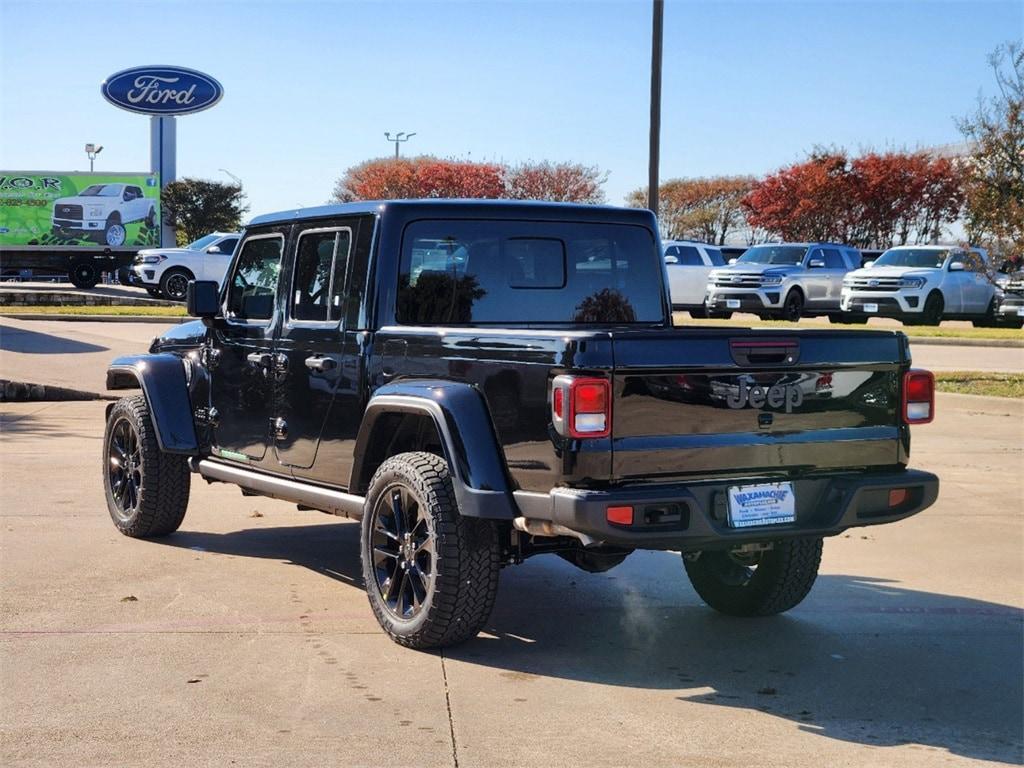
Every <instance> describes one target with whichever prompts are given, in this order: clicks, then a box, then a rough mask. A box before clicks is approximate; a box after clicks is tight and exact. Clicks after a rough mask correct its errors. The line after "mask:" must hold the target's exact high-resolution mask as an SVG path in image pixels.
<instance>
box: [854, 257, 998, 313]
mask: <svg viewBox="0 0 1024 768" xmlns="http://www.w3.org/2000/svg"><path fill="white" fill-rule="evenodd" d="M996 292H997V287H996V284H995V281H994V280H993V278H992V275H991V269H990V267H989V261H988V254H987V253H986V252H985V251H984V250H983V249H981V248H970V249H968V248H960V247H958V246H950V245H901V246H897V247H896V248H890V249H889V250H887V251H886V252H885V253H883V254H882V255H881V256H879V257H878V259H877V260H876V261H874V262H870V261H869V262H868V263H867V264H866V265H865V266H864V268H863V269H858V270H854V271H853V272H850V273H849V274H848V275H847V276H846V278H845V279H844V280H843V295H842V300H841V303H840V306H841V308H842V310H843V314H844V315H847V316H853V317H861V318H864V317H872V316H878V317H895V318H898V319H900V320H902V321H903V322H904V323H906V324H907V325H918V324H921V325H938V324H939V323H940V322H942V321H943V320H960V319H963V320H976V321H986V320H989V319H991V317H992V315H993V313H994V311H995V302H996Z"/></svg>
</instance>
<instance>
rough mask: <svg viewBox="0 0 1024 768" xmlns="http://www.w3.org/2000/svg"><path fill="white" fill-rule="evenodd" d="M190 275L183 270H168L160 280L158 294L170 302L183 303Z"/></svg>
mask: <svg viewBox="0 0 1024 768" xmlns="http://www.w3.org/2000/svg"><path fill="white" fill-rule="evenodd" d="M191 279H192V275H191V274H190V273H189V272H187V271H185V270H184V269H169V270H167V271H166V272H165V273H164V276H163V277H162V278H160V293H162V294H163V295H164V296H166V297H167V298H168V299H170V300H171V301H184V300H185V297H186V296H187V295H188V281H189V280H191Z"/></svg>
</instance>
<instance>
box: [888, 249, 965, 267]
mask: <svg viewBox="0 0 1024 768" xmlns="http://www.w3.org/2000/svg"><path fill="white" fill-rule="evenodd" d="M948 255H949V251H946V250H936V249H935V248H893V249H891V250H888V251H886V252H885V253H883V254H882V255H881V256H879V257H878V259H877V260H876V261H875V266H876V267H921V268H924V269H939V268H941V267H942V264H943V262H944V261H945V260H946V257H947V256H948Z"/></svg>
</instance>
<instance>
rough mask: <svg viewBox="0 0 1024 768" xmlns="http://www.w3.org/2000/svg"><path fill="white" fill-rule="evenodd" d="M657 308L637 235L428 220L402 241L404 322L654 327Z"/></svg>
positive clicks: (652, 276)
mask: <svg viewBox="0 0 1024 768" xmlns="http://www.w3.org/2000/svg"><path fill="white" fill-rule="evenodd" d="M661 302H662V273H661V261H660V259H659V257H658V250H657V248H656V246H655V242H654V239H653V237H652V236H651V233H650V232H649V231H648V230H647V229H645V228H643V227H633V226H627V225H615V224H586V223H560V222H520V221H452V220H437V221H434V220H424V221H418V222H414V223H412V224H410V225H409V226H408V227H406V229H405V233H404V236H403V238H402V258H401V262H400V265H399V277H398V298H397V316H398V322H400V323H405V324H409V325H415V324H421V325H446V324H447V325H452V324H470V323H472V324H487V323H493V324H516V323H552V324H554V323H656V322H661V321H662V320H663V319H664V318H663V310H662V303H661Z"/></svg>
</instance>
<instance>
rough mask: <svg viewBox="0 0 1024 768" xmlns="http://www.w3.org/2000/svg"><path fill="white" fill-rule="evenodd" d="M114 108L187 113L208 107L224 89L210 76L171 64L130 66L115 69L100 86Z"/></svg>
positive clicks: (150, 112)
mask: <svg viewBox="0 0 1024 768" xmlns="http://www.w3.org/2000/svg"><path fill="white" fill-rule="evenodd" d="M100 92H101V93H102V94H103V98H105V99H106V100H107V101H109V102H110V103H111V104H113V105H114V106H115V107H120V108H121V109H127V110H128V111H129V112H137V113H139V114H140V115H165V116H167V115H188V114H191V113H193V112H201V111H202V110H204V109H209V108H210V107H212V106H213V105H214V104H216V103H217V102H218V101H220V100H221V98H222V97H223V96H224V88H223V87H222V86H221V84H220V83H218V82H217V81H216V80H214V79H213V78H212V77H210V76H209V75H204V74H203V73H202V72H196V71H195V70H194V69H186V68H185V67H174V66H152V67H133V68H132V69H125V70H122V71H120V72H116V73H114V74H113V75H111V76H110V77H108V78H107V79H106V80H104V81H103V83H102V85H101V86H100Z"/></svg>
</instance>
